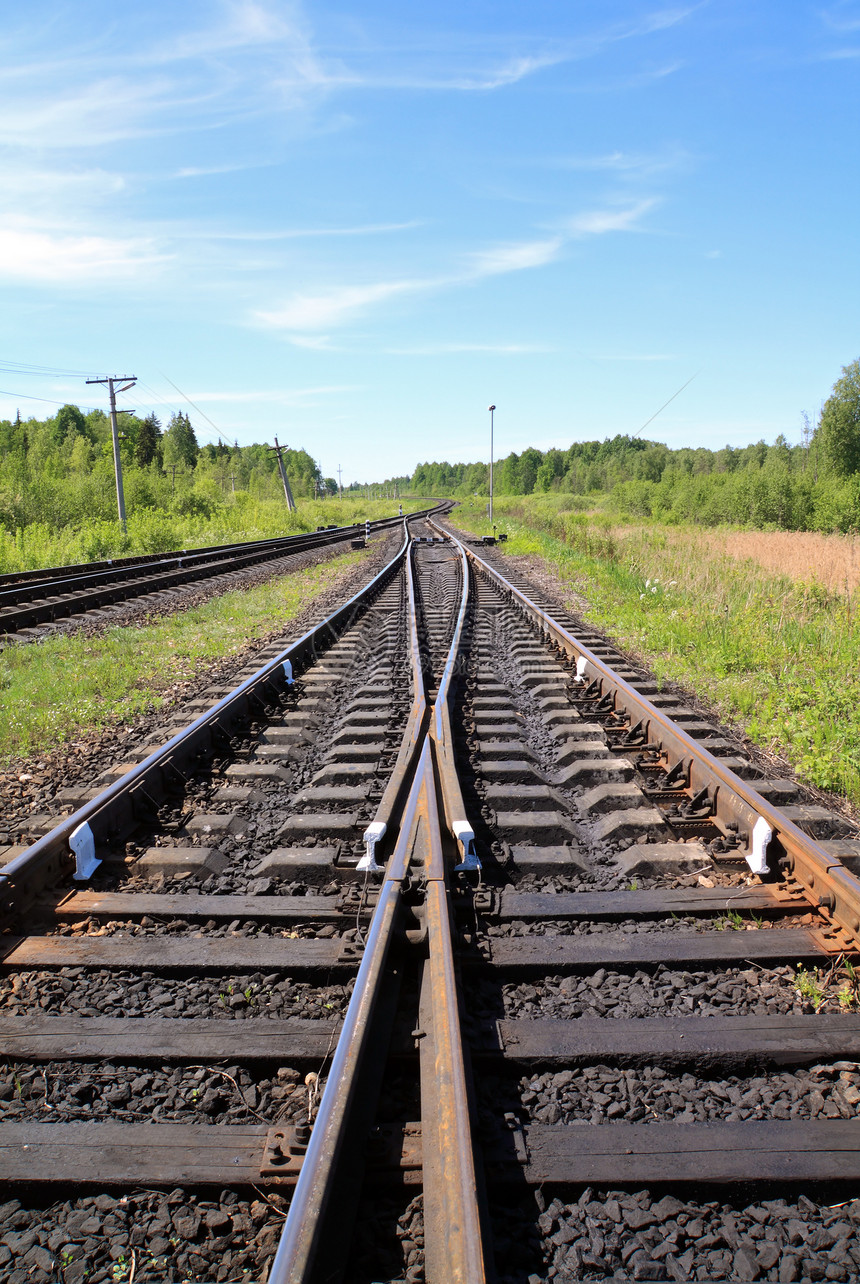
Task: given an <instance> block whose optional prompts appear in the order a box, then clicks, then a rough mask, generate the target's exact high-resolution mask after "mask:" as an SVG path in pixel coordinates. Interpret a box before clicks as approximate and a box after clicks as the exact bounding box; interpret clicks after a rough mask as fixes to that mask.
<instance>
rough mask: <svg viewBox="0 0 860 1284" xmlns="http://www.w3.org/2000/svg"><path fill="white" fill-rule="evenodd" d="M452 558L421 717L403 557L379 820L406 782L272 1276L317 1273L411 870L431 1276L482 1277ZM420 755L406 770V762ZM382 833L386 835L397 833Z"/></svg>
mask: <svg viewBox="0 0 860 1284" xmlns="http://www.w3.org/2000/svg"><path fill="white" fill-rule="evenodd" d="M460 557H461V573H462V592H461V598H460V608H459V612H458V617H457V623H456V626H455V631H454V636H453V638H452V642H451V647H450V650H449V655H448V660H447V663H446V666H445V670H444V673H443V677H442V681H441V683H440V685H439V691H438V695H437V698H436V701H435V705H434V708H433V710H432V716H431V717H430V718H429V719H428V718H427V717H426V714H427V713H429V712H430V711H429V710H428V709H427V704H426V695H425V690H424V681H423V674H422V670H421V664H420V656H419V649H418V638H417V620H416V617H417V608H416V601H415V593H414V578H413V576H412V571H411V562H410V563H408V565H409V589H410V640H411V653H412V671H413V682H414V687H413V692H414V699H413V707H412V711H411V713H410V717H409V720H408V722H407V733H406V734H405V735H404V741H403V747H402V749H401V758H402V762H401V758H399V759H398V768H400V769H401V770H400V777H401V778H400V781H399V782H398V783H395V781H394V778H393V777H392V781H391V782H389V788H388V789H387V790H386V793H385V795H383V800H382V803H381V804H380V810H382V808H383V806H385V805H386V804H387V806H388V810H387V812H386V817H387V819H386V824H389V823H390V824H392V827H393V825H394V823H396V813H393V806H394V800H395V798H396V796H397V794H398V793H399V792H401V791H402V785H403V781H404V780H405V779H407V778H409V779H410V780H411V787H410V790H409V796H408V799H407V801H406V805H405V809H404V811H403V813H402V816H401V817H400V818H399V825H398V828H397V837H396V843H395V846H394V850H393V852H392V854H391V856H390V858H389V861H388V865H387V867H386V870H385V875H384V880H383V884H382V890H381V893H380V897H379V902H378V905H377V908H376V911H375V914H374V918H373V922H372V925H371V929H370V934H369V937H368V941H367V945H366V949H365V955H364V958H363V960H362V964H361V970H360V972H359V977H358V980H357V982H356V987H355V991H354V993H353V996H352V999H351V1001H350V1005H349V1009H348V1011H347V1016H346V1021H345V1025H344V1029H343V1032H342V1034H341V1037H340V1040H339V1042H338V1047H337V1052H336V1054H335V1057H334V1060H333V1062H332V1067H331V1070H330V1073H329V1076H328V1082H327V1085H326V1089H325V1092H324V1093H323V1098H322V1102H321V1104H320V1111H319V1114H318V1117H317V1121H316V1123H315V1124H314V1128H313V1133H312V1137H311V1143H310V1146H309V1148H308V1153H307V1156H306V1158H305V1161H304V1164H303V1166H302V1170H301V1173H300V1175H299V1179H298V1183H297V1185H296V1190H295V1193H294V1195H293V1199H292V1202H291V1204H290V1211H289V1215H288V1217H287V1221H286V1224H285V1226H284V1231H283V1235H282V1237H281V1242H280V1244H279V1246H278V1251H277V1254H276V1256H275V1259H274V1262H273V1264H272V1268H271V1271H270V1273H269V1277H268V1278H269V1284H310V1281H312V1280H314V1279H315V1278H317V1276H316V1275H315V1266H316V1260H315V1259H316V1254H317V1252H318V1249H319V1246H320V1239H321V1236H322V1233H323V1227H324V1222H325V1214H326V1211H327V1209H328V1206H329V1203H330V1201H331V1198H332V1194H331V1192H332V1188H333V1184H334V1181H335V1179H336V1168H337V1164H338V1161H339V1159H340V1158H341V1155H342V1152H343V1150H344V1146H345V1141H344V1136H345V1133H346V1130H347V1128H348V1122H349V1112H350V1107H351V1103H352V1101H353V1099H354V1097H355V1094H356V1083H357V1081H358V1078H359V1075H360V1073H361V1065H362V1061H363V1059H364V1058H365V1057H366V1056H367V1054H368V1045H369V1042H370V1034H369V1032H370V1029H371V1021H372V1014H373V1010H374V1006H375V1004H376V1001H377V997H376V996H377V993H378V989H379V986H380V985H381V983H382V978H383V975H384V962H385V959H386V958H387V957H388V954H389V952H390V948H391V939H392V936H393V934H394V932H395V928H396V923H397V912H396V910H397V907H398V906H399V905H400V903H401V902H402V896H403V891H404V888H405V886H406V883H407V879H408V877H409V876H410V874H411V875H412V876H413V877H420V878H421V881H422V886H423V887H424V891H425V900H424V923H425V928H426V933H425V937H424V942H423V943H424V946H425V948H426V951H427V957H426V959H425V962H424V969H423V979H422V984H421V998H420V1026H421V1029H420V1031H419V1032H418V1037H419V1039H420V1043H419V1047H420V1064H421V1099H422V1155H423V1159H422V1170H423V1188H424V1226H425V1232H424V1238H425V1259H426V1278H427V1280H428V1284H484V1281H485V1280H486V1278H487V1276H486V1269H485V1253H484V1246H483V1245H484V1238H485V1237H484V1234H483V1229H482V1224H481V1212H480V1207H479V1201H478V1195H477V1182H476V1169H475V1155H474V1146H473V1142H472V1130H471V1120H470V1105H469V1093H468V1085H467V1075H466V1064H465V1056H464V1051H463V1043H462V1034H461V1029H460V1020H459V1007H458V997H457V985H456V978H455V973H454V950H453V938H452V925H451V913H450V905H449V892H448V878H449V870H450V867H451V865H452V864H454V862H455V861H456V858H457V854H458V851H462V854H463V857H464V860H463V863H467V862H468V858H469V853H472V856H473V852H472V844H473V842H474V834H473V832H472V830H471V827H470V826H469V825H468V822H467V820H466V817H465V808H464V806H463V800H462V795H461V793H460V786H459V782H458V780H457V775H456V770H455V768H454V761H453V750H452V737H451V728H450V708H449V705H450V699H451V687H452V679H453V677H454V675H455V674H456V671H457V660H458V657H459V654H460V648H461V644H462V634H463V625H464V622H465V618H466V612H467V609H468V601H469V568H468V563H467V561H466V559H465V557H463V555H462V550H461V552H460ZM428 721H429V722H430V723H431V724H432V725H431V726H430V727H428V725H427V724H428ZM419 728H420V730H419ZM419 753H420V756H419ZM416 759H417V765H416V766H415V770H414V774H413V773H410V771H409V765H410V763H415V762H416ZM389 795H390V796H389ZM440 806H441V808H442V814H443V815H444V820H445V823H444V825H443V823H442V821H441V819H440ZM384 836H385V837H386V839H387V841H388V842H389V843H390V841H391V839H392V837H393V834H391V833H388V834H386V835H384ZM458 844H459V848H458ZM446 847H447V848H448V853H449V854H450V855H449V856H448V857H446V851H445V848H446Z"/></svg>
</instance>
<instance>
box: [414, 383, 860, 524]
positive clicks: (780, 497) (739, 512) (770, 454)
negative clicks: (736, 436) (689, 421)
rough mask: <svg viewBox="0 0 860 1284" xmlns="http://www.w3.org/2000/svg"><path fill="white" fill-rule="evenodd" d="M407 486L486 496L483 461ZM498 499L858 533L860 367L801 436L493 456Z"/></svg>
mask: <svg viewBox="0 0 860 1284" xmlns="http://www.w3.org/2000/svg"><path fill="white" fill-rule="evenodd" d="M408 485H409V487H410V489H411V491H412V493H414V494H416V495H428V496H429V495H454V496H466V495H486V494H488V493H489V467H488V465H487V464H485V463H473V464H449V463H447V462H442V463H424V464H419V465H418V467H417V468H416V469H415V472H414V473H413V475H412V477H411V479H409V481H408ZM493 491H494V493H495V494H497V495H531V494H535V493H540V492H547V491H556V492H561V493H563V494H569V495H571V496H577V497H580V502H581V503H583V505H584V504H585V502H586V501H587V500H588V499H589V498H590V499H591V500H592V501H597V500H600V501H601V502H608V503H609V505H610V507H611V508H612V509H613V510H614V511H615V512H617V513H618V514H619V516H621V517H654V518H656V519H658V520H661V521H670V522H673V521H690V522H699V523H701V524H703V525H717V524H719V523H722V522H727V523H732V524H736V525H750V526H757V527H760V526H776V527H780V528H782V529H785V530H818V531H842V532H847V531H858V530H860V361H855V362H853V363H852V364H851V365H849V366H845V367H844V368H843V371H842V375H841V377H840V378H839V379H838V380H837V381H836V383H835V384H834V386H833V391H832V393H831V395H830V397H829V398H828V400H827V401H826V402H825V404H824V406H823V408H822V412H821V415H820V417H819V420H818V422H817V424H816V425H814V426H813V425H812V424H811V423H810V421H809V419H808V417H804V430H803V440H802V441H801V442H800V443H799V444H796V445H792V444H791V443H789V442H788V441H787V440H786V438H785V437H784V436H783V435H780V436H779V437H777V439H776V441H775V442H773V443H772V444H771V445H768V444H767V443H766V442H764V441H758V442H755V443H754V444H751V445H748V446H740V447H735V446H723V447H721V448H719V449H716V450H714V449H709V448H708V447H705V446H701V447H684V448H681V449H678V450H672V449H670V448H669V447H668V446H666V445H664V444H663V443H662V442H658V441H648V440H645V439H644V438H641V437H629V436H621V435H619V436H616V437H612V438H608V437H607V438H606V439H605V440H603V441H598V440H594V441H578V442H573V443H572V445H570V446H569V447H568V448H567V450H555V449H554V450H548V451H545V452H542V451H540V450H537V449H535V448H533V447H528V448H527V449H526V450H524V451H523V452H522V453H521V454H517V453H515V452H514V453H512V454H510V455H508V456H506V457H505V458H504V459H500V460H497V461H496V462H495V465H494V469H493Z"/></svg>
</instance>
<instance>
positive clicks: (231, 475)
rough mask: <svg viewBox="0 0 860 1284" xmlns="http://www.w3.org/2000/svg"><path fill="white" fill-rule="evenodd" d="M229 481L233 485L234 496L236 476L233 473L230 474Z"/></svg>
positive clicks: (234, 492)
mask: <svg viewBox="0 0 860 1284" xmlns="http://www.w3.org/2000/svg"><path fill="white" fill-rule="evenodd" d="M230 481H231V482H232V484H233V494H234V495H235V494H236V474H235V473H231V474H230Z"/></svg>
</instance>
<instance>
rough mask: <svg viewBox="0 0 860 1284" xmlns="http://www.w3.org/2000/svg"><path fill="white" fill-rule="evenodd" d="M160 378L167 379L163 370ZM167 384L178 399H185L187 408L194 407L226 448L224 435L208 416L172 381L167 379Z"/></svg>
mask: <svg viewBox="0 0 860 1284" xmlns="http://www.w3.org/2000/svg"><path fill="white" fill-rule="evenodd" d="M161 377H162V379H167V375H166V374H165V373H164V371H163V370H162V371H161ZM167 382H168V383H169V384H170V386H171V388H175V389H176V391H177V392H178V393H179V395H180V397H185V400H186V401H187V402H188V404H189V406H194V409H195V410H196V411H197V413H198V415H203V418H204V419H205V420H206V422H207V424H211V425H212V427H213V428H214V429H215V431H216V432H217V434H218V440H219V441H223V442H224V445H225V446H226V445H227V438H226V437H225V436H224V434H223V433H222V431H221V429H220V428H219V427H218V425H217V424H216V423H213V422H212V420H211V419H210V418H209V416H208V415H207V414H206V413H205V412H204V411H202V410H201V409H200V407H199V406H196V405H194V402H193V401H192V400H191V398H190V397H189V396H188V395H187V394H186V393H184V392H183V391H182V389H181V388H180V387H179V385H178V384H175V383H174V382H173V380H172V379H167Z"/></svg>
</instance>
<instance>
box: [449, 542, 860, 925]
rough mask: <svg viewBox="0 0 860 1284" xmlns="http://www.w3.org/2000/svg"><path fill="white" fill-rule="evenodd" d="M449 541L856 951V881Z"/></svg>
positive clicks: (859, 894)
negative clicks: (781, 862)
mask: <svg viewBox="0 0 860 1284" xmlns="http://www.w3.org/2000/svg"><path fill="white" fill-rule="evenodd" d="M428 521H429V524H430V525H431V526H433V528H434V529H435V530H438V531H439V532H440V533H444V534H446V535H449V536H450V532H448V531H444V532H443V531H442V528H441V527H438V526H436V524H435V523H434V522H433V521H432V520H431V519H428ZM450 537H451V538H452V539H454V542H455V543H457V544H458V545H459V547H460V548H461V549H462V550H463V552H464V553H465V555H466V556H467V558H468V559H469V562H470V564H471V565H472V566H474V567H475V568H476V569H477V570H478V571H479V572H480V573H481V574H483V575H484V576H485V577H486V578H487V579H488V580H489V581H490V582H491V583H493V584H495V586H496V587H497V588H498V589H500V590H501V591H502V593H503V595H504V596H506V597H507V598H508V599H509V600H510V601H511V602H514V603H516V604H517V605H518V606H519V608H520V609H521V610H522V611H523V613H524V614H525V615H526V616H527V617H529V618H531V619H532V620H533V621H534V623H535V624H537V626H538V627H539V629H540V630H541V632H543V633H544V634H545V635H546V636H547V637H548V638H549V639H550V640H551V641H552V642H554V643H555V644H556V645H557V646H558V647H559V648H560V650H562V651H563V652H564V653H565V654H566V655H567V656H569V657H570V658H571V659H573V660H575V661H576V681H577V682H578V683H579V684H580V685H585V684H586V683H587V682H588V681H589V680H590V681H595V682H597V683H598V684H599V687H600V695H601V697H603V696H605V695H607V694H608V695H610V697H611V699H612V701H613V704H614V708H615V709H616V710H623V711H624V712H625V713H626V714H628V715H629V716H630V719H631V721H635V722H639V723H640V724H641V730H642V732H643V733H644V734H645V735H646V738H647V741H648V743H649V744H651V745H656V746H657V747H658V748H659V749H660V751H661V753H662V754H663V756H664V757H665V759H666V769H667V771H669V770H672V769H673V768H675V767H677V766H678V765H679V764H681V765H682V767H683V769H684V770H685V773H686V776H687V782H688V786H689V789H690V791H691V793H692V794H693V795H695V794H697V793H699V792H701V790H703V789H706V790H707V791H708V796H709V799H710V802H711V805H712V808H713V815H714V816H715V817H716V818H717V819H718V820H720V821H721V822H722V823H723V825H724V826H726V828H728V826H730V825H731V826H733V827H735V828H736V829H737V830H739V831H740V830H743V831H744V832H745V833H746V835H747V839H748V842H749V847H750V850H749V852H748V854H747V860H748V862H749V864H750V865H751V867H752V868H753V869H754V870H755V872H757V873H765V872H767V868H768V866H767V863H766V857H767V854H768V853H769V854H770V855H771V856H773V855H774V854H776V855H777V856H778V855H779V852H780V851H781V852H782V853H783V855H784V858H785V868H786V869H787V871H788V872H790V873H791V874H792V875H793V876H794V878H795V879H796V880H797V882H798V883H800V884H801V886H802V887H804V888H805V890H806V891H807V892H808V893H809V894H810V896H811V898H812V900H813V903H815V902H817V903H818V906H819V908H820V909H822V910H823V911H824V912H825V913H826V914H827V915H828V916H829V918H830V919H831V921H832V922H833V923H834V924H835V926H836V927H837V928H839V929H841V932H842V934H844V940H842V941H841V942H839V943H838V944H839V946H840V948H848V947H853V948H855V949H856V948H857V947H858V946H860V880H858V879H857V878H855V877H854V876H853V875H852V874H850V873H849V872H848V870H847V869H846V868H845V866H844V865H843V864H842V862H841V861H840V860H839V859H838V857H836V856H832V855H831V854H830V853H829V852H828V851H827V850H826V849H825V848H824V847H822V846H821V845H820V844H819V843H817V842H816V841H815V839H814V838H810V837H809V835H808V834H806V833H804V831H803V830H802V829H801V828H800V827H799V826H798V825H796V824H795V823H794V821H792V820H791V819H790V818H789V817H788V816H786V815H785V814H784V813H783V812H781V811H780V810H779V808H778V807H775V806H774V805H773V804H772V803H770V802H768V800H767V799H766V798H764V797H762V795H761V794H760V793H758V792H757V791H756V789H755V788H754V787H753V786H752V785H751V784H749V783H748V782H747V781H745V780H742V779H741V778H740V776H738V775H737V774H736V773H735V772H734V771H732V769H731V768H730V767H728V766H726V765H725V764H724V763H722V762H721V761H720V759H719V758H717V757H715V756H714V755H713V754H712V753H710V752H709V751H708V750H707V749H705V748H703V747H702V746H701V745H700V744H699V743H698V742H697V741H696V740H694V739H693V738H692V736H690V735H688V734H687V733H686V732H685V731H684V730H683V729H682V728H681V727H678V726H677V725H675V723H674V722H673V721H672V720H671V718H668V717H667V716H666V714H665V713H663V712H662V711H661V710H660V709H658V708H657V707H656V706H655V705H653V704H652V703H651V701H650V700H648V699H647V697H646V696H644V695H641V694H640V693H639V692H638V691H637V690H636V689H635V688H634V687H632V686H631V685H630V684H629V683H628V682H626V681H625V680H624V679H623V678H621V677H619V676H618V675H617V674H615V673H613V671H612V669H611V668H610V667H609V666H608V665H606V664H605V663H604V662H603V661H602V660H601V659H600V658H599V657H598V656H596V655H595V654H594V653H593V652H592V651H590V650H589V649H588V647H586V646H585V645H584V643H582V642H580V641H579V640H578V639H577V638H576V637H574V635H573V634H572V633H570V632H569V631H568V630H567V629H566V628H564V626H563V625H561V624H559V623H558V622H557V621H556V620H554V619H553V618H552V616H550V615H549V614H548V613H547V612H546V611H545V610H543V608H542V607H540V606H538V605H537V604H536V603H535V602H534V601H532V599H531V598H530V597H529V596H528V595H527V594H526V593H524V592H523V591H522V589H519V588H517V587H516V586H515V585H514V584H512V583H511V582H510V580H508V579H506V578H505V576H504V575H502V573H501V572H500V571H499V570H498V569H497V568H496V567H495V566H493V565H492V564H491V563H489V562H487V561H486V560H485V559H484V558H482V557H480V556H479V555H478V554H477V553H476V552H475V551H474V549H470V548H466V547H465V545H464V544H463V543H461V541H460V540H458V539H456V537H454V536H450Z"/></svg>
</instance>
